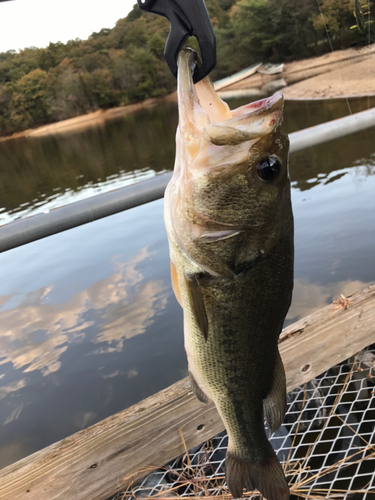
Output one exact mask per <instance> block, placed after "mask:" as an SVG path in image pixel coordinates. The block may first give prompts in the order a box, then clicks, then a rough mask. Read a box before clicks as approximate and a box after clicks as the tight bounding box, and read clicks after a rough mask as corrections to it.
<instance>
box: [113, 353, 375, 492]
mask: <svg viewBox="0 0 375 500" xmlns="http://www.w3.org/2000/svg"><path fill="white" fill-rule="evenodd" d="M227 442H228V438H227V435H226V432H225V431H224V432H222V433H221V434H219V435H218V436H216V437H215V438H214V439H212V441H210V442H207V443H205V444H203V445H201V446H199V447H196V448H194V449H193V450H190V451H189V453H188V455H185V456H184V457H180V458H178V459H177V460H174V461H173V462H171V463H169V464H168V465H166V466H165V467H164V468H163V469H158V470H157V471H155V472H153V473H152V474H149V475H148V476H146V477H145V478H144V479H143V480H142V481H139V482H138V483H137V484H136V485H133V486H132V487H131V488H130V489H129V490H128V491H126V492H122V493H119V494H117V495H116V496H115V497H113V500H120V499H130V498H134V497H137V498H141V497H142V498H144V497H149V496H152V497H155V498H162V497H163V498H165V497H174V496H184V497H194V496H199V497H205V496H218V495H220V496H224V497H228V498H231V496H230V494H229V492H228V490H227V488H226V485H225V481H224V466H225V460H224V459H225V452H226V447H227ZM270 442H271V443H272V446H273V447H274V449H275V451H276V453H277V455H278V458H279V459H280V461H281V462H282V463H283V467H284V470H285V474H286V477H287V480H288V482H289V485H290V489H291V493H292V495H295V497H303V498H316V499H320V498H321V499H323V498H335V499H336V498H342V499H349V498H350V500H353V499H355V500H359V499H363V500H364V499H367V498H368V499H369V500H370V499H375V472H374V471H375V345H373V346H371V348H368V349H366V350H364V351H362V352H361V353H359V354H358V355H357V356H355V357H353V358H351V359H350V360H347V361H345V362H344V363H341V364H340V365H337V366H336V367H334V368H331V369H330V370H328V371H327V372H325V373H323V374H322V375H321V376H319V377H317V378H315V379H313V380H312V381H311V382H309V383H308V384H306V385H305V386H301V387H299V388H297V389H295V390H294V391H292V392H291V393H289V394H288V408H287V413H286V415H285V420H284V424H283V426H282V427H281V428H280V429H279V430H278V431H277V432H276V433H275V434H273V435H272V436H271V437H270ZM247 495H249V496H251V495H253V496H254V493H253V494H251V493H250V494H246V496H247ZM256 495H257V496H259V494H256Z"/></svg>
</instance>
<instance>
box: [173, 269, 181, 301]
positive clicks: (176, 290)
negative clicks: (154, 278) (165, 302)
mask: <svg viewBox="0 0 375 500" xmlns="http://www.w3.org/2000/svg"><path fill="white" fill-rule="evenodd" d="M171 281H172V289H173V292H174V294H175V297H176V299H177V302H178V303H179V304H180V306H181V307H182V298H181V291H180V286H179V284H178V276H177V271H176V268H175V265H174V264H173V262H172V261H171Z"/></svg>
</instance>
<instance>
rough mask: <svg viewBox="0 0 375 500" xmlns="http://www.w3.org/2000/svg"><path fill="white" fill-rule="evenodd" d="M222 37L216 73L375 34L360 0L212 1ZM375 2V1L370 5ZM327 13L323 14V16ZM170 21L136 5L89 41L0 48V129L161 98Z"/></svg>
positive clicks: (168, 86)
mask: <svg viewBox="0 0 375 500" xmlns="http://www.w3.org/2000/svg"><path fill="white" fill-rule="evenodd" d="M206 5H207V8H208V11H209V14H210V18H211V21H212V24H213V26H214V30H215V33H216V39H217V66H216V68H215V70H214V72H213V74H212V77H213V79H214V80H215V79H217V78H221V77H224V76H227V75H229V74H232V73H234V72H236V71H239V70H240V69H243V68H245V67H246V66H249V65H250V64H252V63H254V62H257V61H260V60H262V61H264V62H265V61H269V62H285V61H291V60H295V59H300V58H304V57H309V56H314V55H318V54H321V53H323V52H326V51H328V50H331V48H330V44H329V43H328V39H327V32H328V34H329V36H330V39H331V43H332V45H333V47H334V49H341V48H347V47H353V46H361V45H366V44H367V43H368V42H369V35H370V39H371V40H374V25H373V24H369V25H368V26H369V28H370V33H368V32H367V29H366V32H365V33H363V32H361V31H360V30H359V29H358V28H354V29H352V27H353V25H355V24H356V20H355V17H354V14H353V10H354V0H319V3H318V0H206ZM370 7H371V9H373V7H374V3H373V2H371V4H370ZM323 16H324V21H325V22H324V21H323ZM168 33H169V23H168V21H167V20H166V19H164V18H162V17H160V16H155V15H153V14H149V13H145V12H142V11H141V10H140V9H138V7H137V6H134V8H133V10H132V11H131V12H130V13H129V14H128V15H127V17H125V18H123V19H120V20H119V21H118V22H117V24H116V26H115V27H114V28H113V29H107V28H103V29H102V30H101V31H100V32H98V33H93V34H92V35H91V36H90V37H89V38H88V39H87V40H79V39H76V40H70V41H69V42H67V43H65V44H64V43H61V42H58V43H50V44H49V46H48V47H47V48H43V49H41V48H35V47H29V48H26V49H24V50H21V51H20V52H16V51H12V50H11V51H8V52H4V53H0V135H8V134H11V133H14V132H18V131H22V130H25V129H27V128H31V127H36V126H39V125H42V124H47V123H53V122H56V121H59V120H63V119H66V118H72V117H74V116H78V115H81V114H85V113H88V112H91V111H96V110H97V109H105V108H110V107H115V106H124V105H126V104H129V103H134V102H139V101H142V100H144V99H146V98H148V97H157V96H161V95H165V94H167V93H169V92H171V91H173V90H174V89H175V87H176V82H175V79H174V77H173V76H172V75H171V73H170V71H169V68H168V66H167V64H166V63H165V60H164V57H163V50H164V45H165V41H166V38H167V36H168Z"/></svg>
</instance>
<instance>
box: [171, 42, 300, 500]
mask: <svg viewBox="0 0 375 500" xmlns="http://www.w3.org/2000/svg"><path fill="white" fill-rule="evenodd" d="M194 61H195V56H194V54H193V52H192V51H182V52H181V53H180V56H179V61H178V63H179V71H178V99H179V127H178V131H177V135H176V143H177V148H176V163H175V170H174V174H173V177H172V180H171V182H170V184H169V185H168V187H167V190H166V195H165V213H164V214H165V224H166V229H167V234H168V240H169V248H170V257H171V275H172V285H173V289H174V292H175V294H176V297H177V299H178V301H179V302H180V304H181V306H182V307H183V311H184V337H185V349H186V353H187V357H188V364H189V373H190V381H191V385H192V389H193V390H194V392H195V394H196V395H197V397H198V398H199V399H200V400H201V401H203V402H207V401H208V400H212V401H213V402H214V403H215V405H216V408H217V410H218V412H219V414H220V416H221V418H222V420H223V423H224V425H225V427H226V429H227V432H228V437H229V442H228V452H227V458H226V479H227V483H228V487H229V489H230V491H231V493H232V494H233V496H235V497H240V496H242V493H243V489H244V488H246V489H248V490H252V489H254V488H257V489H258V490H259V491H260V492H261V493H262V494H263V495H264V496H265V497H266V498H267V499H268V500H276V499H277V500H286V499H287V498H289V489H288V486H287V483H286V480H285V477H284V474H283V472H282V469H281V466H280V464H279V462H278V460H277V458H276V455H275V453H274V451H273V449H272V447H271V445H270V443H269V441H268V439H267V436H266V433H265V429H264V423H263V422H264V420H263V416H265V417H266V420H267V422H268V424H269V427H270V428H271V429H272V431H275V430H276V429H277V428H278V427H279V426H280V425H281V422H282V419H283V417H284V413H285V404H286V403H285V399H286V392H285V391H286V389H285V373H284V368H283V366H282V362H281V359H280V355H279V352H278V345H277V342H278V336H279V334H280V332H281V329H282V325H283V321H284V318H285V316H286V313H287V311H288V308H289V306H290V302H291V294H292V288H293V215H292V208H291V201H290V181H289V175H288V165H287V163H288V150H289V143H288V139H287V137H286V136H285V135H283V133H282V132H281V129H280V125H281V121H282V105H283V99H282V96H281V94H276V95H275V96H273V97H271V98H269V99H264V100H262V101H258V102H256V103H252V104H250V105H248V106H244V107H243V108H239V109H237V110H235V111H234V112H230V110H229V108H228V107H227V106H226V105H225V103H222V101H221V100H220V99H219V98H218V96H217V95H216V93H215V91H214V89H213V86H212V83H211V81H210V80H209V78H207V77H206V78H205V79H204V80H203V81H202V82H200V83H199V84H197V85H195V86H194V85H193V81H192V72H193V67H194ZM220 127H221V128H222V130H220Z"/></svg>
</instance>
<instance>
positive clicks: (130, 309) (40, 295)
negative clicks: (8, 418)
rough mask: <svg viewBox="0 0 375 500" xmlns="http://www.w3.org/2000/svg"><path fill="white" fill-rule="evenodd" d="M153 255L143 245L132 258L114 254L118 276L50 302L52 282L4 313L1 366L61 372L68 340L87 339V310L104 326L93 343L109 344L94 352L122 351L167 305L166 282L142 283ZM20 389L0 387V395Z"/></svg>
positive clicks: (1, 316) (0, 336) (0, 328)
mask: <svg viewBox="0 0 375 500" xmlns="http://www.w3.org/2000/svg"><path fill="white" fill-rule="evenodd" d="M150 256H151V253H150V252H149V250H148V248H147V247H144V248H142V249H141V250H140V251H139V252H138V253H137V254H136V255H135V257H133V258H132V259H131V260H130V261H128V262H121V261H120V260H119V258H118V257H117V258H114V259H113V267H114V270H115V272H114V274H112V275H111V276H109V277H108V278H105V279H103V280H101V281H98V282H96V283H94V284H93V285H91V286H90V287H89V288H87V289H86V290H84V291H82V292H80V293H78V294H76V295H74V296H73V297H71V298H70V299H69V300H67V301H66V302H65V303H63V304H52V303H50V300H49V294H50V293H51V291H52V286H46V287H43V288H40V289H39V290H36V291H34V292H32V293H30V294H28V295H27V296H26V297H25V299H24V300H23V302H22V303H21V304H20V305H19V306H17V307H15V308H11V309H8V310H5V311H2V312H0V349H1V353H2V359H1V361H0V365H4V364H6V363H11V364H12V366H13V368H14V369H17V370H18V369H22V371H23V372H24V373H27V372H31V371H34V370H40V371H41V373H42V374H43V375H44V376H46V375H49V374H50V373H53V372H56V371H57V370H59V368H60V367H61V356H62V354H63V353H64V352H65V351H66V350H67V349H68V344H72V343H77V342H80V341H82V340H83V339H84V338H85V336H86V335H87V331H89V329H90V326H92V325H93V324H94V320H90V321H87V318H86V317H87V315H88V312H90V316H93V315H94V316H95V321H96V322H97V328H99V333H96V335H94V336H93V337H92V338H91V341H92V342H93V343H94V344H101V343H105V344H106V345H105V346H101V347H100V348H99V349H96V350H94V351H93V352H94V353H99V352H100V353H103V352H112V351H121V350H122V349H123V345H124V340H126V339H130V338H132V337H134V336H135V335H140V334H142V333H143V332H144V331H145V330H146V328H147V327H148V326H149V325H150V324H151V323H152V321H153V317H154V316H155V314H156V313H157V312H159V311H161V310H162V309H163V308H164V307H165V305H166V303H167V294H166V293H165V290H164V288H163V283H162V281H161V280H156V281H148V282H145V283H142V281H143V275H142V273H141V272H140V271H139V269H138V266H139V264H140V263H142V262H143V261H144V260H146V259H148V258H149V257H150ZM140 267H141V266H140ZM0 300H1V298H0ZM18 384H21V382H18ZM19 387H22V385H19ZM19 387H15V386H14V387H13V386H11V387H10V386H8V387H1V388H0V398H1V397H5V396H6V394H7V393H8V392H10V391H13V390H17V389H18V388H19Z"/></svg>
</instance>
